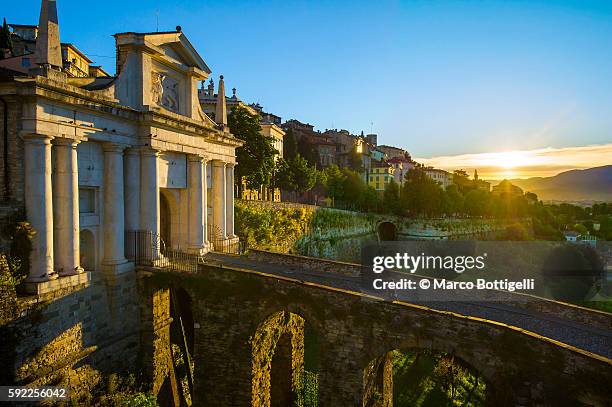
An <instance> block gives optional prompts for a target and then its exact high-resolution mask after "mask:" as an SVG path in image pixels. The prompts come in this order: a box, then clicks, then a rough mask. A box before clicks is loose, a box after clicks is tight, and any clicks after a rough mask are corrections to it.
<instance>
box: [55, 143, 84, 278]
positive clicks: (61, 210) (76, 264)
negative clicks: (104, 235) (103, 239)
mask: <svg viewBox="0 0 612 407" xmlns="http://www.w3.org/2000/svg"><path fill="white" fill-rule="evenodd" d="M78 143H79V142H78V141H75V140H71V139H64V138H56V139H55V140H53V145H54V146H55V147H54V151H55V179H54V182H55V185H54V189H53V197H54V201H55V205H54V207H53V212H54V213H55V217H54V223H53V226H54V236H53V237H54V240H55V241H56V242H57V244H56V245H55V263H56V266H57V267H56V269H57V271H58V272H59V274H60V275H62V276H64V275H74V274H79V273H82V272H83V271H84V270H83V268H82V267H81V265H80V250H79V245H80V240H79V171H78V162H77V144H78Z"/></svg>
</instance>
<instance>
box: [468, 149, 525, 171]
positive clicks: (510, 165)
mask: <svg viewBox="0 0 612 407" xmlns="http://www.w3.org/2000/svg"><path fill="white" fill-rule="evenodd" d="M478 161H479V164H480V165H483V166H490V167H497V168H503V169H505V170H510V169H514V168H517V167H522V166H525V165H529V164H531V163H532V162H533V157H531V156H530V155H529V152H527V151H503V152H499V153H485V154H483V157H482V158H481V159H480V160H478Z"/></svg>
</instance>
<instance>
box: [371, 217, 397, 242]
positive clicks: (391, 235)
mask: <svg viewBox="0 0 612 407" xmlns="http://www.w3.org/2000/svg"><path fill="white" fill-rule="evenodd" d="M376 233H377V234H378V240H379V241H393V240H397V226H395V223H393V222H390V221H382V222H380V223H379V224H378V226H377V227H376Z"/></svg>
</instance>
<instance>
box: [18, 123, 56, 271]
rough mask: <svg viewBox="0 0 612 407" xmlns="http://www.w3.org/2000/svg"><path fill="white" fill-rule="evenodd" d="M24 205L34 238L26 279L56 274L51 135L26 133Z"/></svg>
mask: <svg viewBox="0 0 612 407" xmlns="http://www.w3.org/2000/svg"><path fill="white" fill-rule="evenodd" d="M24 150H25V163H24V165H25V204H26V205H25V206H26V215H27V218H28V222H29V223H30V225H31V226H32V228H33V229H34V230H35V231H36V234H35V235H34V237H33V238H32V251H31V252H30V271H29V274H28V278H27V282H31V283H36V282H42V281H48V280H52V279H54V278H57V274H55V272H54V271H53V203H52V187H51V137H48V136H43V135H38V134H30V135H27V136H24Z"/></svg>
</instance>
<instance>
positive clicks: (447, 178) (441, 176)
mask: <svg viewBox="0 0 612 407" xmlns="http://www.w3.org/2000/svg"><path fill="white" fill-rule="evenodd" d="M424 172H425V174H426V175H427V176H428V177H429V178H431V179H433V180H434V181H436V182H437V183H438V184H440V185H441V186H442V188H444V189H446V188H448V186H449V185H451V184H452V183H453V174H451V173H450V172H448V171H444V170H441V169H439V168H425V169H424Z"/></svg>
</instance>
